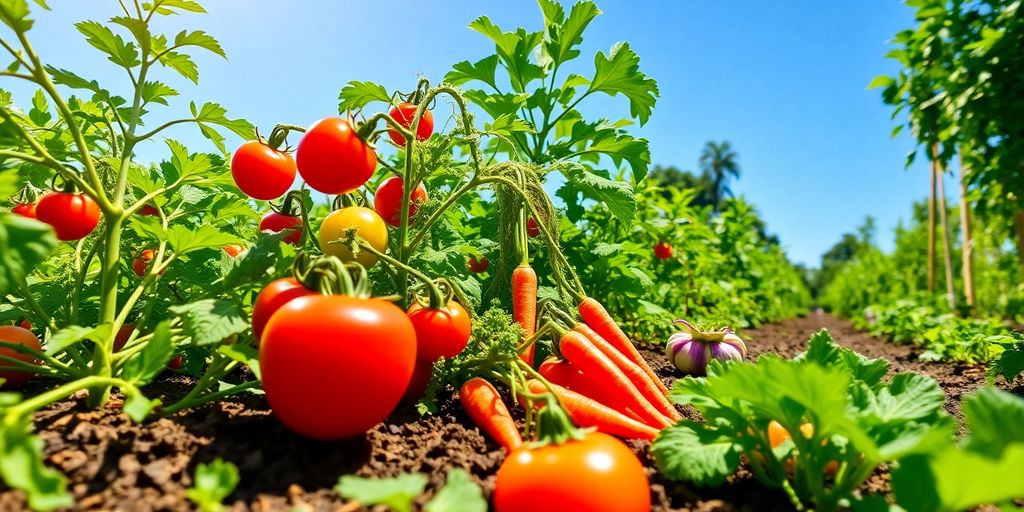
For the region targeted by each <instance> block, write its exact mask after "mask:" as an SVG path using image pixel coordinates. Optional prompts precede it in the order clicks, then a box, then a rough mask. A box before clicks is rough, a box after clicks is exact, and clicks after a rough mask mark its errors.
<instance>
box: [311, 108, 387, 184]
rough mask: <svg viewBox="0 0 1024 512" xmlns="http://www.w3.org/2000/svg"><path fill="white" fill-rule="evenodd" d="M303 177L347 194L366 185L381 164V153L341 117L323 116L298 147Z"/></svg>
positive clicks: (312, 182) (313, 182)
mask: <svg viewBox="0 0 1024 512" xmlns="http://www.w3.org/2000/svg"><path fill="white" fill-rule="evenodd" d="M295 162H296V163H297V164H298V167H299V174H300V175H301V176H302V179H304V180H306V183H308V184H309V186H310V187H313V189H314V190H317V191H319V192H323V193H324V194H347V193H349V192H352V191H353V190H355V189H357V188H359V187H361V186H363V184H364V183H366V181H367V180H369V179H370V177H371V176H373V171H374V170H375V169H376V168H377V154H376V153H374V152H373V148H371V147H370V146H369V145H367V144H366V142H364V141H363V140H362V139H360V138H359V135H357V134H356V131H355V129H354V128H353V127H352V125H351V124H350V123H349V122H348V121H346V120H345V119H342V118H340V117H328V118H324V119H321V120H319V121H317V122H316V123H314V124H313V126H310V127H309V129H308V130H306V133H305V135H303V136H302V140H300V141H299V147H298V149H296V150H295Z"/></svg>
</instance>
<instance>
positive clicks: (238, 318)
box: [170, 299, 249, 346]
mask: <svg viewBox="0 0 1024 512" xmlns="http://www.w3.org/2000/svg"><path fill="white" fill-rule="evenodd" d="M170 311H171V312H172V313H174V314H176V315H178V316H179V317H180V318H181V322H182V326H181V327H182V330H183V331H184V332H185V334H186V335H188V336H189V337H191V338H192V343H194V344H196V345H200V346H202V345H212V344H214V343H219V342H220V341H222V340H224V339H226V338H228V337H229V336H231V335H233V334H239V333H241V332H244V331H245V330H246V329H247V328H248V327H249V317H248V315H246V314H245V309H244V308H243V307H242V304H241V303H239V302H238V301H237V300H234V299H204V300H200V301H196V302H192V303H189V304H184V305H181V306H174V307H171V308H170Z"/></svg>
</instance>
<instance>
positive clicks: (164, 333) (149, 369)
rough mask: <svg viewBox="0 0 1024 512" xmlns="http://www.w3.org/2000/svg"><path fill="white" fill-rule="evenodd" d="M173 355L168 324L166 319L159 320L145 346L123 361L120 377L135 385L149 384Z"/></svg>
mask: <svg viewBox="0 0 1024 512" xmlns="http://www.w3.org/2000/svg"><path fill="white" fill-rule="evenodd" d="M173 355H174V345H173V344H171V327H170V324H169V323H168V322H167V321H163V322H160V324H158V325H157V326H156V329H154V330H153V337H152V338H150V339H149V341H147V342H146V346H145V347H143V348H142V350H140V351H139V353H137V354H135V355H134V356H132V358H131V359H129V360H128V362H127V363H125V365H124V371H123V372H122V375H121V378H123V379H124V380H126V381H128V382H131V383H132V384H134V385H136V386H144V385H146V384H149V382H150V381H151V380H153V377H155V376H156V374H158V373H160V371H161V370H163V369H164V368H165V367H166V366H167V362H168V361H170V360H171V356H173Z"/></svg>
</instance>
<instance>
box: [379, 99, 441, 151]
mask: <svg viewBox="0 0 1024 512" xmlns="http://www.w3.org/2000/svg"><path fill="white" fill-rule="evenodd" d="M416 108H417V107H416V105H413V104H412V103H399V104H398V105H396V106H394V107H391V111H390V112H388V115H389V116H391V119H394V120H395V121H398V124H400V125H402V126H404V127H406V128H409V127H411V126H412V121H413V119H415V118H416ZM432 133H434V114H431V113H430V111H429V110H424V111H423V116H422V117H420V124H418V125H417V126H416V140H427V139H429V138H430V135H431V134H432ZM388 137H391V141H392V142H394V143H395V144H398V145H399V146H404V145H405V137H403V136H402V134H401V133H398V132H397V131H395V130H390V129H389V130H388Z"/></svg>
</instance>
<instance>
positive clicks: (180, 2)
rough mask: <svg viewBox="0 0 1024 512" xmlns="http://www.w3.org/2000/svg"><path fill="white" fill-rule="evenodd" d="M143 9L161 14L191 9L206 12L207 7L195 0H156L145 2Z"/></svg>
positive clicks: (191, 10) (165, 14) (166, 14)
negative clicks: (204, 7)
mask: <svg viewBox="0 0 1024 512" xmlns="http://www.w3.org/2000/svg"><path fill="white" fill-rule="evenodd" d="M142 9H143V10H144V11H146V12H153V11H154V10H155V11H156V13H157V14H159V15H161V16H169V15H172V14H178V11H190V12H198V13H203V14H205V13H206V9H203V6H201V5H199V2H195V1H193V0H156V1H155V2H143V4H142Z"/></svg>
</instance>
